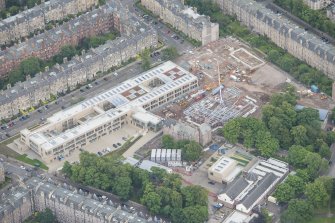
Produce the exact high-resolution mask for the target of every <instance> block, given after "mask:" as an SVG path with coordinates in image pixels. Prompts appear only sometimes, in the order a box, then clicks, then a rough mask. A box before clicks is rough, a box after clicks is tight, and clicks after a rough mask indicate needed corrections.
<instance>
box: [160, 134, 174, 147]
mask: <svg viewBox="0 0 335 223" xmlns="http://www.w3.org/2000/svg"><path fill="white" fill-rule="evenodd" d="M162 144H163V147H164V148H166V149H174V139H173V137H172V136H170V135H163V137H162Z"/></svg>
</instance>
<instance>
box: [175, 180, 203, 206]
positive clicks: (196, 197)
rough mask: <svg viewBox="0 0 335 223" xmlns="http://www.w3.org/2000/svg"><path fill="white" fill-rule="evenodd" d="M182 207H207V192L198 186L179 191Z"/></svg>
mask: <svg viewBox="0 0 335 223" xmlns="http://www.w3.org/2000/svg"><path fill="white" fill-rule="evenodd" d="M181 193H182V195H183V203H184V207H189V206H196V205H199V206H207V201H208V197H207V192H206V191H205V190H204V189H203V188H202V187H200V186H197V185H196V186H187V187H183V188H182V189H181Z"/></svg>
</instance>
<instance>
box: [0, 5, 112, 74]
mask: <svg viewBox="0 0 335 223" xmlns="http://www.w3.org/2000/svg"><path fill="white" fill-rule="evenodd" d="M113 16H114V14H113V10H112V8H110V7H109V6H107V5H104V6H102V7H100V8H98V9H95V10H93V11H91V12H89V13H86V14H83V15H81V16H79V17H78V18H75V19H73V20H71V21H69V22H68V23H64V24H63V25H61V26H59V27H56V28H54V29H51V30H48V31H46V32H44V33H42V34H40V35H37V36H34V37H33V38H31V39H29V40H27V41H25V42H22V43H20V44H16V45H14V46H12V47H10V48H7V49H6V50H4V51H0V78H1V76H3V75H5V74H7V73H8V72H9V71H11V70H12V69H13V68H15V67H17V66H18V65H19V64H20V62H21V61H22V60H24V59H26V58H28V57H32V56H34V57H38V58H40V59H43V60H46V59H49V58H51V57H52V56H54V55H55V54H57V53H58V52H59V51H60V49H61V48H62V47H63V46H65V45H77V44H78V43H79V41H80V40H82V39H83V38H84V37H91V36H95V35H98V34H100V33H106V32H108V31H111V30H112V28H113V27H114V23H113V21H114V18H113Z"/></svg>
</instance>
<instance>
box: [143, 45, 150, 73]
mask: <svg viewBox="0 0 335 223" xmlns="http://www.w3.org/2000/svg"><path fill="white" fill-rule="evenodd" d="M141 58H142V69H143V71H146V70H149V69H150V67H151V59H150V51H149V50H145V51H144V52H143V53H142V54H141Z"/></svg>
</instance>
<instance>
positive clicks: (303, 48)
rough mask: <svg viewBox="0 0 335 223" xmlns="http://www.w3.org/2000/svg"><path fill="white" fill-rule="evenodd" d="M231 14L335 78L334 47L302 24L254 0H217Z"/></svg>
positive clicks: (253, 29)
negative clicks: (305, 28) (299, 24)
mask: <svg viewBox="0 0 335 223" xmlns="http://www.w3.org/2000/svg"><path fill="white" fill-rule="evenodd" d="M216 2H217V3H218V4H219V5H220V7H221V8H222V9H223V10H224V11H225V12H226V13H228V14H230V15H233V16H236V17H237V19H238V20H239V21H241V22H242V23H243V24H244V25H246V26H248V27H249V28H250V29H251V30H252V31H254V32H257V33H259V34H261V35H264V36H267V37H268V38H269V39H271V40H272V41H273V42H274V43H276V44H277V45H278V46H280V47H281V48H283V49H285V50H287V51H288V52H289V53H291V54H292V55H294V56H295V57H297V58H299V59H300V60H302V61H306V63H307V64H309V65H311V66H312V67H315V68H317V69H318V70H320V71H322V72H324V73H325V74H327V75H328V76H329V77H330V78H332V79H335V47H334V46H333V45H331V44H329V43H326V42H324V41H322V40H321V39H320V37H318V36H316V35H314V34H312V33H310V32H308V31H306V30H304V29H303V28H300V27H299V26H298V25H297V24H296V23H293V22H292V21H290V20H288V19H287V18H285V17H284V16H283V15H280V14H276V13H275V12H273V11H271V10H270V9H267V8H266V7H265V6H264V5H263V4H261V3H258V2H256V1H253V0H216Z"/></svg>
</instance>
